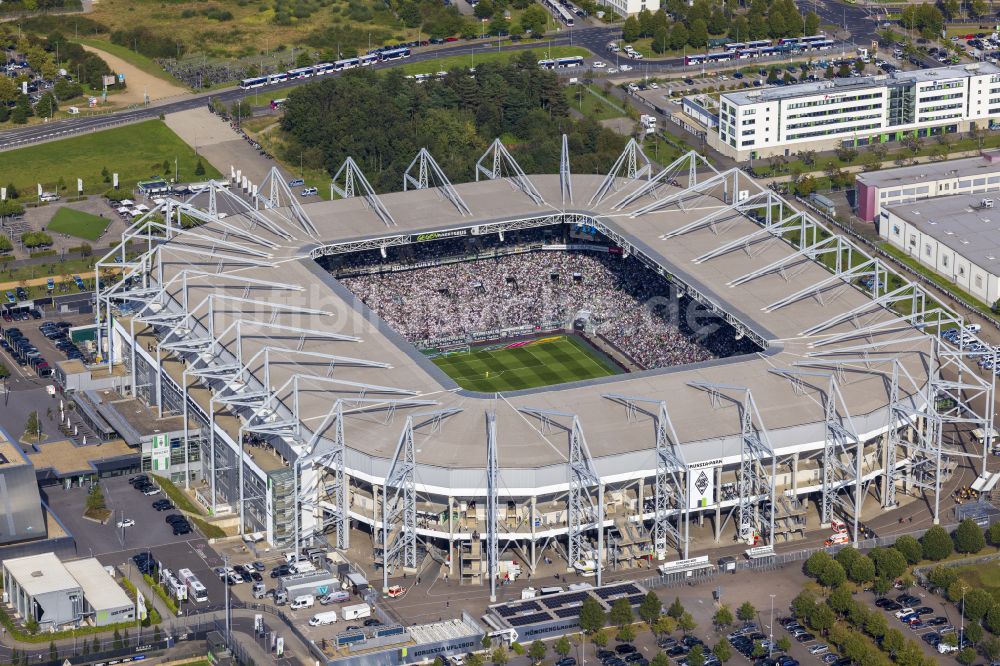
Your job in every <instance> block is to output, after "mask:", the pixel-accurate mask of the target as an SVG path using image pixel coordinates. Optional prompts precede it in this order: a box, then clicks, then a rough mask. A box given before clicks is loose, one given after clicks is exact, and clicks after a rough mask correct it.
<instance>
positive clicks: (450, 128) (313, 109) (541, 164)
mask: <svg viewBox="0 0 1000 666" xmlns="http://www.w3.org/2000/svg"><path fill="white" fill-rule="evenodd" d="M538 57H539V56H538V54H537V53H535V52H532V51H525V52H522V53H520V54H518V55H517V56H516V57H515V59H514V61H513V62H511V63H510V64H497V63H483V64H480V65H478V66H477V68H476V72H475V74H474V75H470V74H469V72H468V71H467V70H464V69H458V68H456V69H454V70H453V71H451V72H449V73H448V74H447V76H445V77H443V78H442V79H440V80H433V81H426V82H424V83H417V82H415V81H413V80H409V79H406V78H405V77H404V75H403V74H402V73H401V72H400V71H398V70H390V71H389V72H387V73H385V74H379V73H376V72H371V71H358V70H353V71H351V72H348V73H347V75H345V76H341V77H337V78H334V79H327V80H324V81H318V82H315V83H311V84H309V85H306V86H302V87H301V88H298V89H297V90H295V91H293V92H291V93H290V94H289V96H288V101H287V102H286V105H285V114H284V117H283V118H282V121H281V124H282V129H283V130H284V134H285V138H286V141H285V142H284V143H285V147H284V149H283V153H284V157H285V158H286V159H289V160H290V161H292V162H298V161H300V159H301V161H302V163H303V164H304V165H305V166H306V167H310V168H324V169H325V170H327V171H328V172H329V173H331V174H332V173H335V172H336V170H337V169H338V168H339V167H340V165H341V164H343V162H344V160H345V159H346V158H347V157H348V156H350V157H353V158H354V160H355V161H356V162H357V163H358V164H359V165H360V166H361V168H362V169H363V170H364V171H365V173H366V175H367V176H368V178H369V180H370V181H371V182H372V184H373V186H374V187H375V189H376V190H377V191H380V192H387V191H396V190H399V189H400V186H401V183H402V178H403V172H404V171H405V170H406V168H407V167H408V166H409V164H410V162H411V161H412V159H413V156H414V155H416V153H417V152H418V151H419V150H420V148H424V147H425V148H427V149H428V150H429V151H430V152H431V153H432V154H433V155H434V156H435V158H436V159H437V160H438V163H439V164H440V166H441V168H442V169H443V170H444V172H445V173H446V174H447V175H448V177H449V179H451V180H452V182H465V181H469V180H472V179H473V178H474V176H475V172H474V168H475V162H476V159H477V158H478V157H479V156H480V155H481V154H482V153H483V152H484V151H485V150H486V148H487V147H488V146H489V144H490V143H492V141H493V139H494V138H495V137H498V136H503V137H506V138H505V144H506V146H507V148H508V150H510V152H511V153H512V154H513V155H514V156H515V158H516V159H517V160H518V162H519V164H520V166H521V167H522V169H523V170H524V171H525V172H526V173H529V174H530V173H545V172H554V171H556V170H557V169H558V167H559V156H560V142H561V134H563V133H566V134H567V135H568V137H569V143H570V156H571V161H572V164H571V165H572V168H573V170H574V171H575V172H577V173H604V172H606V171H607V169H608V168H610V166H611V164H612V163H613V162H614V160H615V159H616V158H617V156H618V155H619V154H620V152H621V150H622V148H623V147H624V143H625V139H624V137H622V136H620V135H618V134H615V133H614V132H611V131H610V130H608V129H605V128H603V127H601V126H600V125H599V124H597V123H595V122H593V121H591V120H588V119H583V120H573V119H572V118H570V116H569V107H568V104H567V101H566V96H565V91H564V89H563V87H562V86H561V85H560V84H559V80H558V78H557V77H556V75H555V74H554V73H552V72H550V71H547V70H542V69H539V67H538V65H537V60H538ZM345 100H350V103H347V104H345V103H344V101H345Z"/></svg>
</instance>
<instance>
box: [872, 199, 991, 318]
mask: <svg viewBox="0 0 1000 666" xmlns="http://www.w3.org/2000/svg"><path fill="white" fill-rule="evenodd" d="M997 203H1000V197H996V198H994V197H991V196H990V195H983V194H961V195H956V196H948V197H938V198H936V199H930V200H927V201H920V202H914V203H909V204H901V205H897V206H890V207H889V208H888V209H887V211H886V212H887V215H886V218H885V219H886V225H885V226H886V238H888V240H889V242H890V243H892V245H893V246H895V247H897V248H899V249H900V250H902V251H904V252H906V253H907V254H908V255H910V256H911V257H912V258H913V259H916V260H917V261H919V262H920V263H921V264H923V265H924V266H927V267H928V268H930V269H932V270H934V271H935V272H937V273H939V274H941V275H943V276H945V277H946V278H948V280H950V281H951V282H953V283H955V284H956V285H957V286H959V287H961V288H962V289H964V290H965V291H967V292H968V293H970V294H972V295H973V296H975V297H976V298H978V299H980V300H982V301H983V302H985V303H988V304H993V303H995V302H996V301H997V299H1000V210H998V209H997V208H994V206H995V205H996V204H997Z"/></svg>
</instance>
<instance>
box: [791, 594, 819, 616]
mask: <svg viewBox="0 0 1000 666" xmlns="http://www.w3.org/2000/svg"><path fill="white" fill-rule="evenodd" d="M815 607H816V595H815V594H813V593H812V592H810V591H809V590H802V591H801V592H799V593H798V594H797V595H795V598H794V599H792V612H793V613H795V617H802V618H806V617H809V614H810V613H812V610H813V608H815Z"/></svg>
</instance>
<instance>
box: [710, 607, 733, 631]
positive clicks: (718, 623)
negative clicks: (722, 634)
mask: <svg viewBox="0 0 1000 666" xmlns="http://www.w3.org/2000/svg"><path fill="white" fill-rule="evenodd" d="M732 623H733V611H731V610H729V606H727V605H726V604H722V605H721V606H719V608H718V609H717V610H716V611H715V615H713V616H712V624H714V625H715V627H716V628H717V629H725V628H726V627H728V626H730V625H731V624H732Z"/></svg>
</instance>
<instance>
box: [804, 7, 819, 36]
mask: <svg viewBox="0 0 1000 666" xmlns="http://www.w3.org/2000/svg"><path fill="white" fill-rule="evenodd" d="M805 24H806V35H815V34H816V33H818V32H819V15H818V14H817V13H816V12H814V11H812V10H810V11H809V13H808V14H806V19H805Z"/></svg>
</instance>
